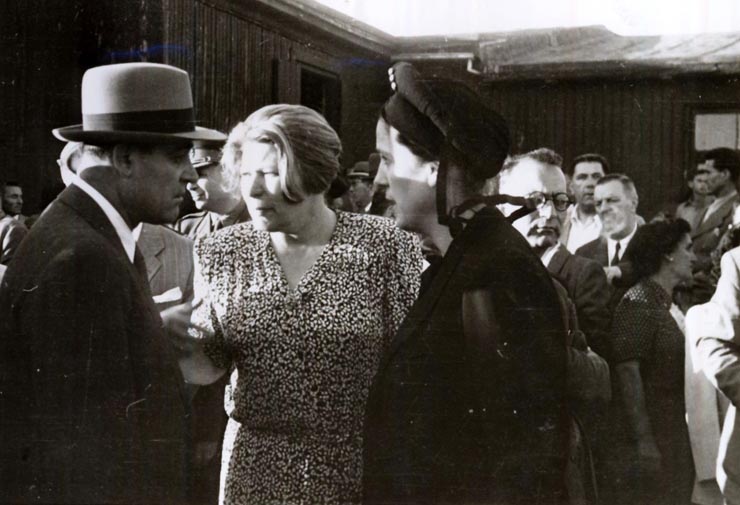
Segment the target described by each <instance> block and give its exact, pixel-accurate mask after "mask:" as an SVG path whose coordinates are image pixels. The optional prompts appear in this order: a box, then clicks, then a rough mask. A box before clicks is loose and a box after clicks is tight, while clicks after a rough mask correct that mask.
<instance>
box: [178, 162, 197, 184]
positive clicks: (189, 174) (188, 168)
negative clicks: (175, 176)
mask: <svg viewBox="0 0 740 505" xmlns="http://www.w3.org/2000/svg"><path fill="white" fill-rule="evenodd" d="M182 180H184V181H185V182H186V183H187V186H188V188H190V184H194V183H195V181H197V180H198V172H197V171H196V170H195V168H193V165H191V164H190V161H188V162H187V164H185V163H183V171H182Z"/></svg>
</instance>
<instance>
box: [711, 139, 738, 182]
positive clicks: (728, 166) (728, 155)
mask: <svg viewBox="0 0 740 505" xmlns="http://www.w3.org/2000/svg"><path fill="white" fill-rule="evenodd" d="M704 161H705V162H707V161H714V163H713V164H712V166H713V167H714V168H715V169H716V170H719V171H722V170H727V171H728V172H730V178H731V179H732V182H735V181H736V180H737V178H738V175H740V156H739V155H738V153H737V151H736V150H734V149H730V148H729V147H717V148H715V149H712V150H710V151H707V152H706V153H705V154H704Z"/></svg>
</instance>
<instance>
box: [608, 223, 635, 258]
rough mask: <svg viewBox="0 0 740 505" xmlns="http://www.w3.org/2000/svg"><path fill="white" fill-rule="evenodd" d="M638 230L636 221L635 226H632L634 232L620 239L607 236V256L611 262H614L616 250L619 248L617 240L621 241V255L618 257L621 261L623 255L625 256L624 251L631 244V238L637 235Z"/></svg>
mask: <svg viewBox="0 0 740 505" xmlns="http://www.w3.org/2000/svg"><path fill="white" fill-rule="evenodd" d="M636 231H637V223H635V227H634V228H632V232H631V233H630V234H629V235H627V236H626V237H624V238H623V239H620V240H614V239H613V238H609V237H607V239H606V250H607V257H608V260H609V264H610V265H611V263H612V258H613V257H614V251H616V250H617V242H619V257H618V258H617V261H620V260H621V259H622V257H624V251H626V250H627V246H628V245H630V240H632V237H634V236H635V232H636Z"/></svg>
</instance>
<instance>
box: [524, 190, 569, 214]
mask: <svg viewBox="0 0 740 505" xmlns="http://www.w3.org/2000/svg"><path fill="white" fill-rule="evenodd" d="M527 199H528V200H530V201H531V202H532V203H533V204H534V206H535V207H536V208H537V209H541V208H542V207H544V206H545V204H546V203H547V202H548V201H551V202H552V205H553V207H555V210H558V211H561V212H562V211H564V210H567V209H568V206H569V205H570V204H571V200H570V197H569V196H568V194H567V193H552V194H549V195H547V194H545V193H542V192H540V191H535V192H534V193H530V194H529V195H528V196H527Z"/></svg>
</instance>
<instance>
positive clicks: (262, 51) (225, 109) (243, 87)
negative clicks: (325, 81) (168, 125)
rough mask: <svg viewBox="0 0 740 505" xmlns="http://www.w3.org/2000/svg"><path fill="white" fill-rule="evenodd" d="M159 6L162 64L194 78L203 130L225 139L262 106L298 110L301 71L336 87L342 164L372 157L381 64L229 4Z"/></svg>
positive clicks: (179, 0) (383, 92)
mask: <svg viewBox="0 0 740 505" xmlns="http://www.w3.org/2000/svg"><path fill="white" fill-rule="evenodd" d="M162 5H163V11H164V32H165V37H166V39H165V47H166V48H167V51H166V54H165V62H167V63H170V64H172V65H175V66H178V67H181V68H183V69H185V70H187V71H188V72H189V73H190V74H191V75H192V76H193V79H192V82H193V88H194V95H195V101H196V110H197V111H198V117H199V119H200V120H201V122H202V124H203V125H204V126H209V127H213V128H217V129H220V130H222V131H224V132H228V131H229V130H230V129H231V128H233V127H234V126H235V125H236V124H237V123H238V122H239V121H243V120H244V119H246V117H247V116H248V115H249V114H250V113H251V112H253V111H255V110H257V109H258V108H260V107H262V106H264V105H267V104H271V103H277V102H286V103H299V101H300V66H301V65H308V66H310V67H313V68H316V69H319V70H322V71H325V72H328V73H331V74H334V75H336V76H337V77H339V79H340V80H341V96H342V100H341V125H340V127H339V133H340V137H341V138H342V141H343V145H344V156H343V164H344V165H345V166H347V167H349V166H352V165H353V164H354V163H355V162H356V161H361V160H366V159H367V157H368V155H369V154H370V152H372V151H373V150H374V147H375V120H376V118H377V113H378V111H379V110H380V107H381V105H382V104H383V102H384V101H385V99H386V98H387V96H388V94H389V93H390V89H389V88H387V85H386V73H385V72H386V68H387V66H388V59H387V58H385V57H383V56H382V55H379V54H377V53H374V52H372V51H368V50H366V49H364V48H363V47H361V46H358V45H352V44H348V43H346V42H343V41H341V40H339V39H338V38H332V37H327V36H326V35H323V34H321V33H318V32H317V31H316V30H311V29H307V28H306V27H304V26H301V25H300V23H299V22H298V21H297V20H295V19H289V18H281V17H280V16H278V15H277V14H274V13H269V12H262V11H259V10H256V9H244V8H240V6H239V5H238V4H237V3H236V2H227V1H221V2H201V1H193V0H163V2H162Z"/></svg>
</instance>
